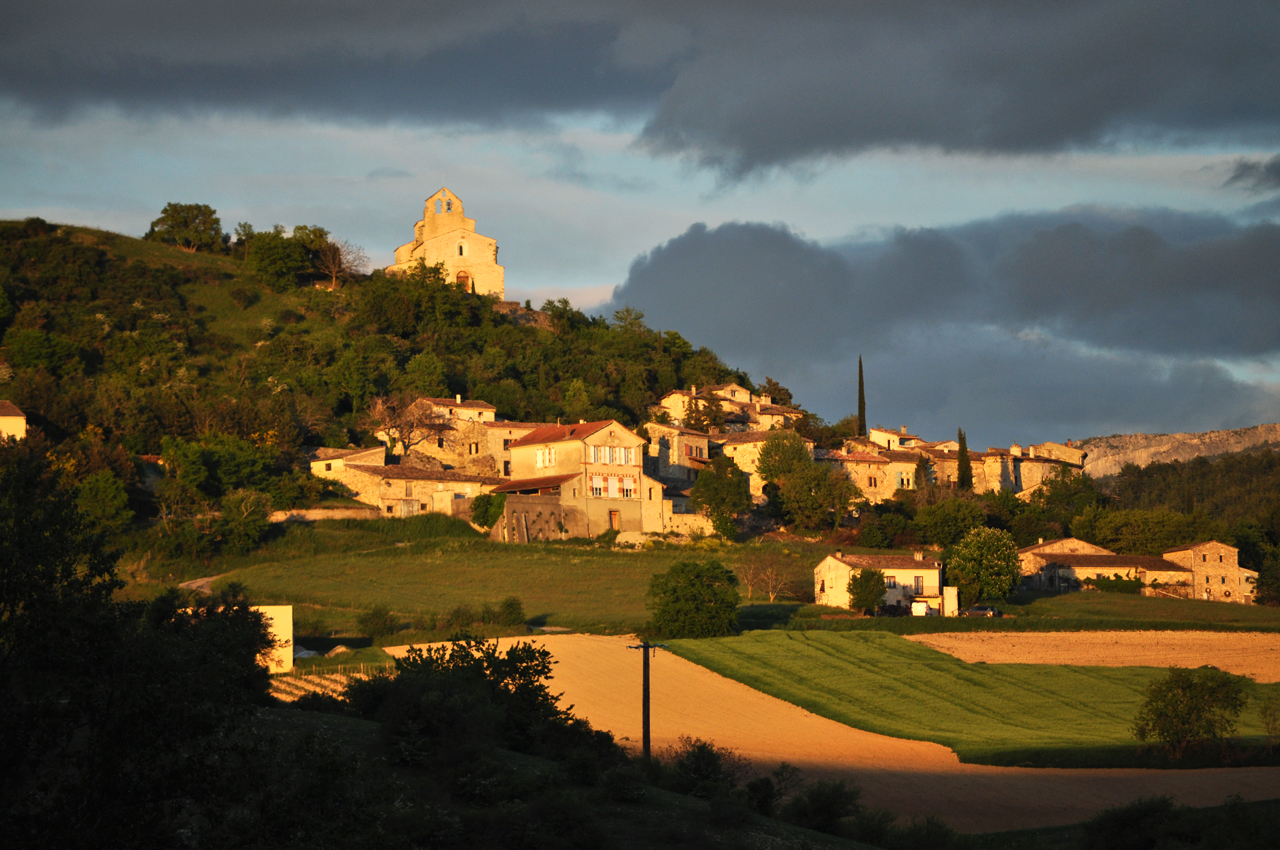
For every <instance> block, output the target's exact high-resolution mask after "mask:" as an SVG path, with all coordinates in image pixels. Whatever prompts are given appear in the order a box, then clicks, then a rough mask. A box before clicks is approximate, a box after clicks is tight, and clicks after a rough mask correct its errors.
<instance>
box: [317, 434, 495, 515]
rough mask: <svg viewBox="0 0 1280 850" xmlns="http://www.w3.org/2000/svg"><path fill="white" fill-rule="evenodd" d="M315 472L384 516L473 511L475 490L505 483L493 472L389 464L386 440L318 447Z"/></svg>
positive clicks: (479, 491) (481, 492) (489, 489)
mask: <svg viewBox="0 0 1280 850" xmlns="http://www.w3.org/2000/svg"><path fill="white" fill-rule="evenodd" d="M311 472H312V474H313V475H315V476H317V477H319V478H328V479H330V480H331V481H338V482H340V483H342V484H343V485H345V486H346V487H347V489H349V490H351V492H352V493H353V494H354V495H355V498H356V499H358V500H359V501H361V502H364V503H365V504H368V505H373V506H375V507H376V508H378V512H379V514H380V515H382V516H389V517H407V516H416V515H418V514H420V513H441V514H449V515H451V516H460V517H469V516H470V515H471V502H472V501H473V500H474V499H475V497H476V496H479V495H481V494H483V493H489V492H491V491H492V490H493V489H494V488H495V487H497V486H498V485H499V484H501V483H502V480H501V479H499V478H494V477H492V476H482V475H470V474H467V473H465V472H458V471H456V470H452V469H443V468H429V467H421V466H414V465H410V464H403V463H401V464H388V463H387V450H386V447H385V446H378V447H376V448H372V449H325V448H321V449H316V450H314V451H313V453H312V458H311Z"/></svg>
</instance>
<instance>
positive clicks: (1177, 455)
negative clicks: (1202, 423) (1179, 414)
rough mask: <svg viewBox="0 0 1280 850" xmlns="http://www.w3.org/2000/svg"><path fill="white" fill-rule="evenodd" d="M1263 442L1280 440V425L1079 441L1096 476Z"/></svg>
mask: <svg viewBox="0 0 1280 850" xmlns="http://www.w3.org/2000/svg"><path fill="white" fill-rule="evenodd" d="M1264 443H1280V425H1255V426H1253V427H1252V428H1237V429H1235V430H1233V431H1206V432H1204V433H1203V434H1120V435H1116V436H1113V437H1090V438H1089V439H1087V440H1082V441H1081V442H1080V447H1081V448H1083V449H1084V450H1085V451H1086V452H1088V453H1089V456H1088V457H1087V458H1086V459H1085V464H1084V471H1085V472H1087V473H1088V474H1089V475H1092V476H1093V477H1094V478H1100V477H1102V476H1104V475H1115V474H1116V473H1117V472H1119V471H1120V467H1122V466H1124V465H1125V464H1126V463H1133V464H1137V465H1138V466H1146V465H1147V464H1149V463H1160V462H1164V463H1167V462H1169V461H1175V460H1190V459H1191V458H1193V457H1201V456H1211V455H1220V454H1227V453H1229V452H1239V451H1244V450H1245V449H1250V448H1253V447H1255V446H1259V445H1262V444H1264Z"/></svg>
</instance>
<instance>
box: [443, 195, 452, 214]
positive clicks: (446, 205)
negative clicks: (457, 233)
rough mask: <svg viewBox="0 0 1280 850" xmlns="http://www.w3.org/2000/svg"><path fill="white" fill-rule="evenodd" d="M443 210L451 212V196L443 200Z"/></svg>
mask: <svg viewBox="0 0 1280 850" xmlns="http://www.w3.org/2000/svg"><path fill="white" fill-rule="evenodd" d="M444 211H445V212H453V198H450V199H449V200H447V201H445V202H444Z"/></svg>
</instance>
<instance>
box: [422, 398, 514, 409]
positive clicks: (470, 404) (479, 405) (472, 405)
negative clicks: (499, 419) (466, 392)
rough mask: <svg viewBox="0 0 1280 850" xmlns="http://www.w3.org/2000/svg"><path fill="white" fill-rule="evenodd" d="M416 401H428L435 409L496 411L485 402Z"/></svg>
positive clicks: (439, 399) (427, 399) (450, 399)
mask: <svg viewBox="0 0 1280 850" xmlns="http://www.w3.org/2000/svg"><path fill="white" fill-rule="evenodd" d="M418 401H429V402H431V403H432V404H434V405H435V406H436V407H465V408H467V409H468V410H497V409H498V408H496V407H494V406H493V405H492V404H489V402H487V401H473V400H467V401H463V402H459V401H458V400H457V399H456V398H420V399H418Z"/></svg>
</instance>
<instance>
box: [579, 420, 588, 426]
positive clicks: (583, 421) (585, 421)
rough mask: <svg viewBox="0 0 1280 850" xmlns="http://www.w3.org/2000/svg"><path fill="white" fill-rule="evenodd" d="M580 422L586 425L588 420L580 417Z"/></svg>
mask: <svg viewBox="0 0 1280 850" xmlns="http://www.w3.org/2000/svg"><path fill="white" fill-rule="evenodd" d="M578 424H579V425H585V424H587V420H585V419H579V420H578Z"/></svg>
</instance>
